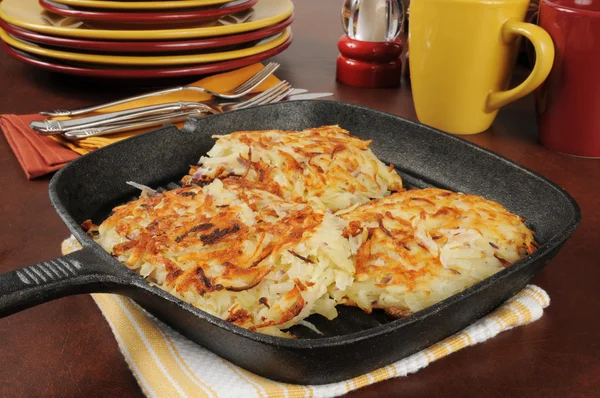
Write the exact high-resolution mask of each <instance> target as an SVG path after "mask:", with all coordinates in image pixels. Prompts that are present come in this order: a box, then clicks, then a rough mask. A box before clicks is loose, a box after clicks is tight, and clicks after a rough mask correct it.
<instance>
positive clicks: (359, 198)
mask: <svg viewBox="0 0 600 398" xmlns="http://www.w3.org/2000/svg"><path fill="white" fill-rule="evenodd" d="M369 144H370V142H369V141H363V140H360V139H359V138H356V137H352V136H350V134H349V133H348V132H347V131H346V130H343V129H341V128H340V127H338V126H326V127H321V128H315V129H307V130H304V131H300V132H290V131H275V130H270V131H242V132H237V133H232V134H229V135H225V136H218V140H217V142H216V144H215V146H214V147H213V148H212V149H211V151H209V152H208V157H202V158H201V159H200V162H199V164H198V165H197V166H193V167H192V169H191V170H190V174H189V175H188V176H186V177H184V178H183V180H182V181H183V183H184V185H183V187H182V188H179V189H175V190H171V191H166V192H162V193H155V192H153V193H151V194H148V192H145V191H144V192H143V193H142V195H141V196H140V198H139V199H137V200H134V201H132V202H129V203H126V204H124V205H122V206H119V207H116V208H115V209H114V210H113V214H112V215H111V216H110V217H109V218H108V219H106V220H105V221H104V222H103V223H102V224H101V225H100V226H95V225H93V224H92V223H91V221H89V220H88V221H86V222H84V224H83V225H82V227H84V229H86V230H87V231H88V233H90V236H92V238H93V239H94V240H95V241H96V242H97V243H98V244H100V245H101V246H102V247H103V248H104V249H105V250H106V251H108V252H109V253H111V254H112V255H113V256H115V257H116V258H117V259H118V260H119V261H120V262H122V263H123V264H124V265H126V266H127V267H129V268H130V269H132V270H134V271H136V272H137V273H139V274H140V275H141V276H143V277H144V278H146V279H147V280H148V281H149V282H150V283H152V284H154V285H156V286H158V287H160V288H162V289H164V290H166V291H167V292H169V293H171V294H173V295H174V296H176V297H178V298H180V299H181V300H183V301H186V302H188V303H190V304H192V305H194V306H196V307H197V308H199V309H201V310H203V311H206V312H208V313H210V314H212V315H214V316H217V317H219V318H221V319H224V320H226V321H227V322H231V323H233V324H235V325H238V326H241V327H243V328H247V329H250V330H254V331H257V332H261V333H266V334H270V335H274V336H281V337H293V335H292V334H291V333H290V332H288V331H287V329H289V328H290V327H291V326H294V325H297V324H300V323H303V322H304V319H305V318H306V317H308V316H310V315H311V314H321V315H323V316H325V317H327V318H328V319H333V318H335V317H336V316H337V310H336V305H350V306H358V307H360V308H361V309H363V310H364V311H366V312H371V311H372V310H373V309H383V310H385V311H386V312H387V313H388V314H389V315H391V316H392V317H404V316H408V315H410V314H412V313H414V312H416V311H419V310H421V309H423V308H426V307H428V306H431V305H433V304H435V303H437V302H439V301H441V300H443V299H445V298H447V297H449V296H451V295H453V294H455V293H457V292H460V291H462V290H464V289H465V288H467V287H469V286H471V285H473V284H475V283H477V282H479V281H481V280H483V279H485V278H487V277H489V276H491V275H493V274H494V273H496V272H498V271H500V270H502V269H504V268H505V267H508V266H510V265H511V264H512V263H514V262H515V261H517V260H519V259H521V258H523V257H525V256H526V255H528V254H530V253H532V252H533V251H534V250H535V248H536V243H535V240H534V234H533V232H532V231H531V230H529V229H528V228H527V227H526V226H525V225H524V224H523V220H522V219H521V218H520V217H518V216H516V215H514V214H511V213H510V212H508V211H507V210H506V209H504V208H503V207H502V206H501V205H500V204H498V203H495V202H492V201H489V200H485V199H483V198H481V197H479V196H474V195H465V194H459V193H453V192H450V191H445V190H441V189H434V188H430V189H422V190H408V191H406V190H403V188H402V180H401V178H400V176H399V175H398V174H397V173H396V171H395V170H394V167H393V166H386V165H385V164H384V163H383V162H381V161H380V160H379V159H377V157H375V155H374V154H373V153H372V152H371V150H370V149H369Z"/></svg>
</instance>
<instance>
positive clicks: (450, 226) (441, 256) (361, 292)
mask: <svg viewBox="0 0 600 398" xmlns="http://www.w3.org/2000/svg"><path fill="white" fill-rule="evenodd" d="M340 213H343V212H340ZM340 216H341V217H342V218H343V219H344V220H345V221H347V222H348V226H347V227H346V229H345V230H344V237H346V238H348V239H349V241H350V247H351V250H352V256H353V261H354V264H355V268H356V273H355V275H354V278H355V281H354V283H353V285H352V286H351V287H349V288H348V290H347V291H346V294H347V296H346V297H347V299H348V302H347V304H349V305H357V306H359V307H360V308H362V309H363V310H365V311H367V312H370V311H371V310H372V308H384V309H387V310H388V312H389V313H391V314H392V315H407V314H410V313H412V312H415V311H419V310H421V309H423V308H425V307H428V306H430V305H433V304H435V303H437V302H439V301H441V300H443V299H445V298H447V297H449V296H451V295H453V294H455V293H458V292H460V291H462V290H464V289H465V288H467V287H469V286H471V285H473V284H475V283H477V282H479V281H481V280H483V279H485V278H487V277H489V276H491V275H493V274H494V273H496V272H498V271H500V270H502V269H503V268H504V267H507V266H509V265H511V264H512V263H513V262H515V261H517V260H519V259H520V258H523V257H524V256H526V255H527V254H530V253H532V252H533V251H534V250H535V247H536V243H535V240H534V236H533V232H532V231H530V230H529V229H528V228H527V227H526V226H525V225H524V224H523V220H522V219H521V218H520V217H518V216H516V215H514V214H511V213H510V212H508V211H507V210H506V209H505V208H504V207H502V206H501V205H500V204H498V203H496V202H492V201H489V200H485V199H483V198H481V197H479V196H475V195H464V194H459V193H454V192H450V191H446V190H442V189H435V188H430V189H420V190H409V191H404V192H401V193H396V194H393V195H390V196H388V197H387V198H384V199H378V200H374V201H371V202H369V203H367V204H363V205H361V206H358V207H357V208H355V209H353V210H351V211H349V212H346V213H345V214H341V215H340Z"/></svg>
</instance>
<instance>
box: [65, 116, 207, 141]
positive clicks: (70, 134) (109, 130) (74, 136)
mask: <svg viewBox="0 0 600 398" xmlns="http://www.w3.org/2000/svg"><path fill="white" fill-rule="evenodd" d="M201 113H202V112H200V111H190V112H177V113H173V114H168V115H165V116H159V117H157V116H154V117H149V118H147V119H145V118H140V119H136V120H134V121H131V122H128V123H122V124H118V123H117V124H111V125H108V126H101V127H94V128H90V129H81V130H69V131H67V132H65V133H64V134H63V135H64V137H65V138H67V139H69V140H81V139H84V138H89V137H99V136H103V135H110V134H116V133H122V132H125V131H131V130H140V129H145V128H149V127H156V126H162V125H163V124H167V123H178V122H183V121H185V120H187V118H189V117H190V116H193V115H199V114H201Z"/></svg>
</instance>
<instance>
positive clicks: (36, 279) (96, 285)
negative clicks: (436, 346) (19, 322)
mask: <svg viewBox="0 0 600 398" xmlns="http://www.w3.org/2000/svg"><path fill="white" fill-rule="evenodd" d="M103 264H106V263H105V261H104V260H102V259H100V258H99V257H98V256H97V255H96V254H95V253H94V252H93V251H92V250H91V249H88V248H83V249H81V250H79V251H76V252H73V253H71V254H68V255H66V256H61V257H57V258H55V259H53V260H49V261H43V262H41V263H38V264H35V265H31V266H29V267H25V268H21V269H18V270H14V271H9V272H6V273H3V274H0V318H3V317H5V316H8V315H11V314H14V313H16V312H19V311H22V310H24V309H27V308H31V307H33V306H36V305H38V304H42V303H45V302H48V301H51V300H54V299H57V298H60V297H64V296H70V295H74V294H81V293H101V292H119V291H123V290H125V288H126V287H127V286H129V285H128V284H126V283H125V282H124V281H125V280H126V278H124V277H125V276H126V273H127V272H129V270H128V269H125V268H124V269H123V276H119V275H118V272H117V271H115V273H110V272H108V271H107V266H106V265H103Z"/></svg>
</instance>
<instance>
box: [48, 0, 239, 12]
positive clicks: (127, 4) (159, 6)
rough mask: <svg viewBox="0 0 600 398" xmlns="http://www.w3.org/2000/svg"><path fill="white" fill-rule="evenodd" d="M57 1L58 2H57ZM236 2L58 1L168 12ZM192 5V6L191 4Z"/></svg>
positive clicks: (120, 8)
mask: <svg viewBox="0 0 600 398" xmlns="http://www.w3.org/2000/svg"><path fill="white" fill-rule="evenodd" d="M55 1H56V0H55ZM232 1H234V0H168V1H110V0H58V1H56V2H57V3H60V4H64V5H69V6H76V7H86V8H104V9H109V10H110V9H112V10H168V9H177V8H190V7H205V6H210V5H216V4H226V3H230V2H232ZM190 3H191V4H190Z"/></svg>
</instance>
